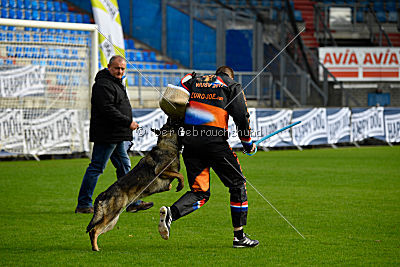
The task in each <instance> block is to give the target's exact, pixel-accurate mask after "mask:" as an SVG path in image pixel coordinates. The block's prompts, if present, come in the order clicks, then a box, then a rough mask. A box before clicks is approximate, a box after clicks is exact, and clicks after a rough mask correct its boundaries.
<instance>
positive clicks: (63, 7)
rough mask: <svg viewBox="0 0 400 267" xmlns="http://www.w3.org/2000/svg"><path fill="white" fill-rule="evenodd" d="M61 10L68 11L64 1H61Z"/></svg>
mask: <svg viewBox="0 0 400 267" xmlns="http://www.w3.org/2000/svg"><path fill="white" fill-rule="evenodd" d="M61 11H63V12H68V5H67V3H65V2H61Z"/></svg>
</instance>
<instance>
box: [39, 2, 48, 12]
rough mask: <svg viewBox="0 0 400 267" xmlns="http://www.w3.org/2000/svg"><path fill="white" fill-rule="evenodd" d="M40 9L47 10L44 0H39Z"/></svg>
mask: <svg viewBox="0 0 400 267" xmlns="http://www.w3.org/2000/svg"><path fill="white" fill-rule="evenodd" d="M39 10H41V11H46V10H47V5H46V3H45V2H44V1H43V0H40V1H39Z"/></svg>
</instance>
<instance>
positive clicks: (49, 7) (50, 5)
mask: <svg viewBox="0 0 400 267" xmlns="http://www.w3.org/2000/svg"><path fill="white" fill-rule="evenodd" d="M47 11H54V3H53V1H47Z"/></svg>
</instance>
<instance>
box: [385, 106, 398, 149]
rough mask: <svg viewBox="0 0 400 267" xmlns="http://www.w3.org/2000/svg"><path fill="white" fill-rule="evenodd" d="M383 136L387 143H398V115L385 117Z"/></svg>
mask: <svg viewBox="0 0 400 267" xmlns="http://www.w3.org/2000/svg"><path fill="white" fill-rule="evenodd" d="M385 136H386V141H387V142H389V143H398V142H400V113H398V114H391V115H385Z"/></svg>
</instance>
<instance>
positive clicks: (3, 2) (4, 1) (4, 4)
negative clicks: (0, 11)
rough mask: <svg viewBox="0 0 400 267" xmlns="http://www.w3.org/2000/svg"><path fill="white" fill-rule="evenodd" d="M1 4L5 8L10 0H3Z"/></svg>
mask: <svg viewBox="0 0 400 267" xmlns="http://www.w3.org/2000/svg"><path fill="white" fill-rule="evenodd" d="M1 6H2V7H4V8H7V7H8V0H1Z"/></svg>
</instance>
